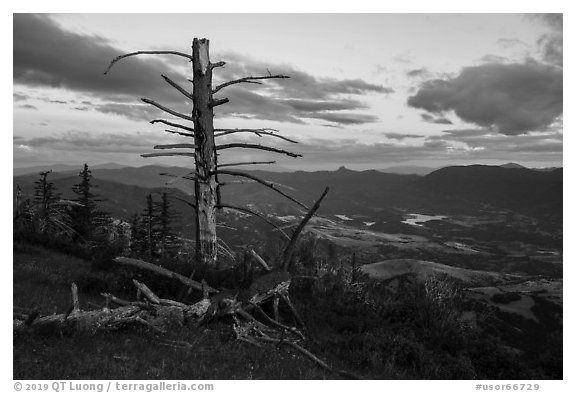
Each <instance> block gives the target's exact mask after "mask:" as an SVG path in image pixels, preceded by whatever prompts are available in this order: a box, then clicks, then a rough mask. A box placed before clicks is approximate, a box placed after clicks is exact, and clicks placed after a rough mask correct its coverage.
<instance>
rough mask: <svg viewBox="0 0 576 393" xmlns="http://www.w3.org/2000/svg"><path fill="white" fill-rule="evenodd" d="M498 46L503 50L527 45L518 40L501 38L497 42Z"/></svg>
mask: <svg viewBox="0 0 576 393" xmlns="http://www.w3.org/2000/svg"><path fill="white" fill-rule="evenodd" d="M497 43H498V45H500V46H501V47H503V48H513V47H515V46H523V47H525V46H526V43H525V42H524V41H522V40H519V39H518V38H500V39H498V41H497Z"/></svg>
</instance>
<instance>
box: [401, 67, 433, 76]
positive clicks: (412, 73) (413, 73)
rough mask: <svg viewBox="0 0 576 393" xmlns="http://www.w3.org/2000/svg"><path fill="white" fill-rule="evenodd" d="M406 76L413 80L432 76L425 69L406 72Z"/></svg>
mask: <svg viewBox="0 0 576 393" xmlns="http://www.w3.org/2000/svg"><path fill="white" fill-rule="evenodd" d="M406 75H407V76H409V77H411V78H422V77H426V76H429V75H430V71H428V69H426V68H425V67H422V68H416V69H413V70H409V71H406Z"/></svg>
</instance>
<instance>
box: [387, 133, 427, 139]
mask: <svg viewBox="0 0 576 393" xmlns="http://www.w3.org/2000/svg"><path fill="white" fill-rule="evenodd" d="M384 136H385V137H386V138H388V139H395V140H397V141H401V140H403V139H406V138H423V137H424V135H418V134H401V133H399V132H385V133H384Z"/></svg>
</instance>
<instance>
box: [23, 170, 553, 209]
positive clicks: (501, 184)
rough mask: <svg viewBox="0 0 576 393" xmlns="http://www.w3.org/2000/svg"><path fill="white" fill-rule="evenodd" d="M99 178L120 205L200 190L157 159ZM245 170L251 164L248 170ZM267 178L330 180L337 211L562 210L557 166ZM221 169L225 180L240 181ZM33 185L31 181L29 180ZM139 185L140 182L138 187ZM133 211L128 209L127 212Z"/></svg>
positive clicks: (312, 195)
mask: <svg viewBox="0 0 576 393" xmlns="http://www.w3.org/2000/svg"><path fill="white" fill-rule="evenodd" d="M91 169H92V173H93V176H94V179H95V182H96V183H98V182H101V183H102V184H103V186H102V189H103V190H104V189H105V190H106V192H107V193H109V195H107V197H108V198H110V199H115V197H114V194H115V193H119V194H122V195H124V196H122V197H121V198H119V202H118V203H119V204H121V205H123V206H124V207H122V208H119V209H118V210H119V211H124V210H130V209H132V210H134V211H136V210H135V209H134V208H136V207H137V205H138V203H139V202H137V203H135V204H131V203H130V201H129V200H128V199H127V198H126V196H127V195H131V196H134V198H136V195H141V196H140V197H138V198H140V199H139V200H142V203H143V200H144V196H145V195H146V193H148V192H150V190H154V189H156V190H157V189H172V190H173V191H172V192H174V193H178V195H181V196H182V197H187V196H188V198H189V195H192V194H193V191H194V183H193V182H192V181H189V180H185V179H182V178H178V177H170V176H161V173H170V174H172V175H174V176H182V175H185V174H187V173H188V172H189V169H187V168H182V167H163V166H158V165H149V166H144V167H137V168H135V167H122V168H116V169H106V168H96V167H94V168H91ZM239 170H242V171H244V170H243V169H240V168H239ZM77 172H79V169H77V170H76V171H74V172H55V173H53V174H51V176H50V179H51V180H52V181H54V182H55V183H56V185H57V186H58V188H60V189H61V190H62V189H63V188H67V187H71V186H72V184H75V183H76V182H78V176H77ZM249 172H250V173H251V174H253V175H256V176H258V177H260V178H262V179H266V180H269V181H272V182H275V183H278V184H280V185H284V186H285V188H283V190H284V191H285V192H287V193H289V194H290V195H293V196H294V197H296V198H297V199H299V200H302V201H303V202H305V203H307V204H311V203H313V201H314V200H315V199H316V198H317V197H318V196H319V195H320V193H321V192H322V191H323V189H324V187H326V186H329V187H330V188H331V191H330V194H329V195H328V197H327V198H326V199H325V201H324V202H323V204H322V208H321V211H324V212H330V213H331V214H360V215H366V216H371V215H372V214H374V212H377V211H383V210H386V211H388V212H391V213H390V214H392V213H393V211H394V209H400V210H405V211H412V212H414V211H433V212H446V213H455V214H456V213H459V212H460V213H465V212H475V211H478V209H480V208H481V206H482V205H483V204H484V205H491V206H494V207H496V208H503V209H508V210H511V211H517V212H519V213H523V214H528V215H536V216H540V215H552V216H555V217H560V218H561V216H562V189H563V184H562V172H563V170H562V169H561V168H560V169H554V170H550V171H537V170H531V169H527V168H517V167H510V165H507V166H506V167H501V166H487V165H470V166H452V167H445V168H441V169H438V170H436V171H434V172H432V173H430V174H428V175H425V176H421V175H413V174H412V175H406V174H392V173H384V172H381V171H377V170H366V171H354V170H350V169H347V168H345V167H341V168H340V169H338V170H337V171H316V172H304V171H297V172H269V171H260V170H259V171H249ZM37 178H38V175H37V173H34V174H32V175H25V176H16V177H14V183H19V184H20V185H21V186H23V189H28V190H32V187H33V183H34V181H35V180H36V179H37ZM237 179H238V178H231V177H228V176H221V180H224V181H226V180H237ZM24 185H26V187H24ZM130 187H132V188H130ZM221 192H222V197H223V200H226V201H227V203H233V204H238V205H259V206H261V207H262V209H268V210H271V211H274V212H275V213H278V214H296V213H298V212H300V210H301V209H300V208H299V207H298V206H297V205H295V204H293V203H292V202H290V201H287V200H286V199H284V198H283V197H282V196H281V195H279V194H277V193H275V192H274V191H272V190H270V189H268V188H266V187H263V186H262V185H260V184H256V183H245V184H232V185H227V186H225V187H222V190H221ZM123 214H125V213H123Z"/></svg>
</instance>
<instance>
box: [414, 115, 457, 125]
mask: <svg viewBox="0 0 576 393" xmlns="http://www.w3.org/2000/svg"><path fill="white" fill-rule="evenodd" d="M420 117H421V118H422V120H424V121H425V122H427V123H433V124H452V122H451V121H450V119H447V118H445V117H437V116H432V115H430V114H428V113H422V114H421V115H420Z"/></svg>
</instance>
